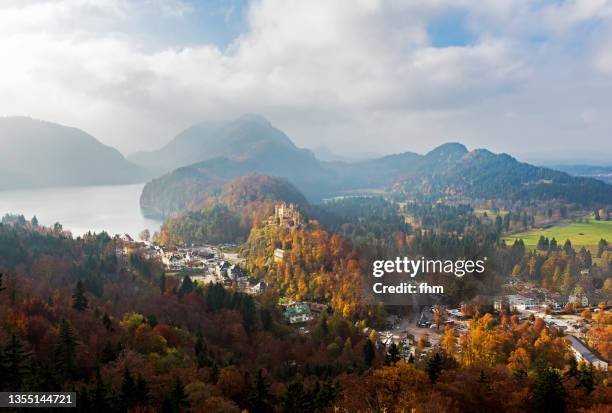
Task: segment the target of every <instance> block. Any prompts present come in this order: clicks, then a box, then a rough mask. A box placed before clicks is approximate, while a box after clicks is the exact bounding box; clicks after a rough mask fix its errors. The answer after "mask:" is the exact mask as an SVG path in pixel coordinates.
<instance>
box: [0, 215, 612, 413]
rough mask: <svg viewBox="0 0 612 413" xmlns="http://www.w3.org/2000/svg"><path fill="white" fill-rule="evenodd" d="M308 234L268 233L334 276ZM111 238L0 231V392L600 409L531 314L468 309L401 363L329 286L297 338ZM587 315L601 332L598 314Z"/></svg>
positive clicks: (606, 394)
mask: <svg viewBox="0 0 612 413" xmlns="http://www.w3.org/2000/svg"><path fill="white" fill-rule="evenodd" d="M310 231H312V232H313V235H312V236H311V237H310V238H311V239H306V238H305V237H304V234H285V235H284V236H283V237H281V238H283V239H284V241H285V242H292V243H297V244H300V243H304V244H303V245H304V246H305V249H307V250H309V251H311V252H312V255H304V254H302V255H298V254H297V253H296V258H297V259H299V260H303V261H304V262H305V263H306V262H309V260H313V261H314V262H312V263H311V264H309V265H312V266H314V267H308V266H306V267H305V268H304V269H305V270H307V271H312V268H316V267H321V266H322V267H323V269H325V268H326V265H331V267H330V268H329V269H330V270H333V271H330V273H324V272H322V273H320V274H319V277H321V278H330V276H331V273H332V272H336V271H338V270H340V271H342V270H343V269H342V268H340V269H339V268H334V265H341V264H340V262H339V261H340V260H341V259H340V257H341V256H344V257H350V256H351V252H350V250H348V251H347V250H346V248H349V246H348V244H347V242H346V241H342V239H341V238H340V237H338V236H329V235H326V233H324V232H323V230H321V229H320V228H316V227H315V228H312V229H310ZM289 235H291V237H289ZM315 235H316V237H319V238H316V237H315ZM314 239H319V241H320V242H318V243H316V244H315V243H314V241H313V240H314ZM119 243H120V241H119V240H116V239H111V238H109V237H108V236H107V235H106V234H99V235H93V234H92V235H88V236H85V237H83V238H77V239H72V238H71V237H70V236H67V235H66V234H65V233H64V232H63V231H62V230H61V227H60V226H56V227H55V228H53V229H47V228H41V227H39V226H37V225H35V224H33V223H31V222H28V221H25V220H23V219H15V220H5V223H3V224H2V225H1V226H0V267H1V268H2V272H3V274H4V276H3V277H2V287H1V288H2V291H1V292H0V297H1V301H0V302H1V305H0V315H1V317H0V322H1V329H0V340H1V341H2V343H4V344H3V347H2V364H1V365H2V368H3V372H2V373H3V374H1V375H0V377H2V378H3V379H2V380H3V382H2V388H3V389H11V390H58V389H60V388H61V389H64V390H75V391H77V392H78V405H79V410H80V411H168V412H172V411H174V412H176V411H202V412H234V411H235V412H239V411H241V409H247V410H248V411H249V412H270V411H279V412H280V411H297V412H309V411H332V410H333V409H339V410H340V411H351V412H352V411H381V410H382V409H387V411H402V410H403V411H406V410H410V409H414V410H412V411H415V412H430V411H448V412H454V411H456V412H473V411H499V409H500V408H502V410H503V411H507V412H524V411H534V412H562V411H568V412H570V411H584V412H587V411H590V412H603V411H605V406H606V405H609V404H610V403H611V402H612V400H611V399H610V398H611V394H610V391H609V390H610V389H609V388H608V387H606V385H605V380H604V379H605V378H606V377H605V375H603V374H602V373H601V372H597V371H595V370H592V369H590V368H588V367H586V366H583V365H576V363H575V362H574V361H572V360H573V358H572V357H571V355H570V353H569V350H568V347H567V345H566V343H565V341H564V339H563V338H562V335H561V333H560V332H558V331H556V330H554V329H552V330H551V329H548V328H546V327H545V326H544V324H543V322H542V320H538V319H535V320H533V321H530V320H526V321H523V322H519V321H518V319H517V318H516V317H515V316H511V315H509V314H505V313H502V314H498V315H491V314H487V313H485V312H482V311H478V310H476V311H475V312H474V314H473V317H474V320H473V321H472V322H471V323H470V329H469V331H468V333H467V334H466V335H464V336H461V337H455V336H454V335H453V333H452V331H451V330H448V331H447V333H446V334H445V335H444V337H443V340H442V343H441V347H440V348H439V349H438V350H436V351H435V352H433V353H429V354H427V355H426V356H425V357H424V358H421V357H419V358H417V359H416V360H414V361H412V359H411V360H410V362H405V361H401V360H400V359H401V358H402V356H401V354H400V350H399V349H398V348H397V347H394V346H392V347H391V348H390V349H389V350H388V351H387V352H381V351H382V350H380V349H376V346H375V345H374V342H373V340H375V338H376V337H375V336H363V335H362V334H361V328H362V327H363V326H364V325H365V320H361V321H359V319H358V318H359V315H358V314H356V315H353V314H351V311H350V309H349V310H346V311H345V310H344V309H343V308H342V307H339V302H338V301H336V302H334V301H333V300H334V298H333V297H331V300H332V302H333V303H334V304H333V308H334V309H338V310H341V311H338V310H336V311H334V312H333V313H332V314H329V315H327V314H324V315H323V316H322V317H320V318H319V319H318V320H317V321H315V322H314V324H313V325H312V327H311V329H312V332H311V334H309V335H299V334H297V332H296V331H295V330H294V329H292V328H290V327H288V326H285V325H284V324H283V323H281V322H280V319H279V316H278V313H277V310H276V307H275V303H276V300H277V299H278V296H277V295H276V291H275V290H274V289H271V290H270V291H269V293H267V294H266V295H264V296H261V297H258V298H257V299H253V298H251V297H249V296H246V295H243V294H240V293H235V292H232V291H231V290H226V289H224V288H223V287H222V286H220V285H212V286H207V287H204V288H202V287H200V286H198V285H197V284H194V283H193V282H191V280H190V279H189V278H188V277H186V278H185V279H183V280H177V279H175V278H172V277H168V278H166V277H165V276H164V275H163V272H162V271H161V268H160V267H159V264H158V263H156V262H154V261H147V260H144V259H143V258H142V257H134V256H132V257H123V258H122V257H121V256H117V254H116V249H117V247H118V246H119ZM317 245H318V246H319V249H318V250H317V249H316V248H315V247H316V246H317ZM311 248H315V249H314V250H313V249H311ZM317 264H320V265H317ZM344 265H345V266H346V269H349V268H350V267H351V266H352V265H356V264H350V262H347V263H345V264H344ZM283 270H284V269H283V268H282V266H279V272H278V274H279V275H282V271H283ZM302 281H305V280H302ZM312 281H313V282H314V287H315V288H314V289H313V290H312V293H313V294H316V291H317V289H316V286H317V284H316V283H317V281H315V280H312ZM279 282H280V281H279ZM329 282H331V283H339V284H340V285H341V284H342V283H341V281H339V280H330V281H329ZM295 287H297V291H296V294H297V293H298V292H299V288H300V287H299V285H298V286H293V285H289V286H286V288H287V289H290V288H295ZM328 287H329V286H326V288H328ZM307 293H309V294H310V293H311V292H307ZM320 293H321V294H322V295H323V296H324V295H325V292H322V291H321V292H320ZM340 296H342V295H341V294H340ZM305 298H307V297H305ZM347 316H349V317H347ZM355 320H357V322H355ZM594 322H596V323H597V325H598V328H600V329H601V330H604V331H608V334H609V333H610V331H609V330H610V328H611V326H612V316H610V314H609V313H603V312H602V313H600V314H598V315H596V316H594ZM608 341H609V340H608ZM418 351H419V352H422V351H423V348H422V347H418Z"/></svg>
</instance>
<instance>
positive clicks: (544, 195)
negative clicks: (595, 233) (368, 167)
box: [396, 144, 612, 205]
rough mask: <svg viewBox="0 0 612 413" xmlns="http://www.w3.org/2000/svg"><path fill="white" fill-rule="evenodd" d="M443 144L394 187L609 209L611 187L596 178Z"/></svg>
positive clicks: (482, 151) (410, 190) (432, 192)
mask: <svg viewBox="0 0 612 413" xmlns="http://www.w3.org/2000/svg"><path fill="white" fill-rule="evenodd" d="M447 145H448V144H447ZM454 145H457V144H454ZM445 146H446V145H442V146H441V147H439V148H436V149H434V150H433V151H432V152H430V153H428V154H427V155H425V156H424V157H423V158H421V159H420V160H419V161H418V162H416V163H415V166H416V169H415V170H414V172H413V173H412V174H411V175H410V176H408V177H407V178H406V179H404V180H402V181H401V182H399V183H397V184H396V188H398V189H399V190H401V191H403V192H406V193H410V194H423V193H425V194H431V195H436V196H442V195H457V196H462V197H467V198H479V199H495V198H498V199H508V200H538V199H559V200H562V201H566V202H573V203H577V204H580V205H601V204H603V205H612V186H610V185H607V184H605V183H603V182H601V181H598V180H596V179H592V178H585V177H574V176H571V175H569V174H567V173H565V172H561V171H556V170H553V169H549V168H543V167H538V166H533V165H530V164H527V163H523V162H519V161H517V160H516V159H515V158H513V157H512V156H510V155H508V154H504V153H502V154H494V153H492V152H490V151H488V150H486V149H475V150H472V151H471V152H468V151H467V149H465V147H462V145H461V147H459V146H454V147H452V148H449V147H446V148H445ZM441 149H442V150H441ZM448 149H450V150H448Z"/></svg>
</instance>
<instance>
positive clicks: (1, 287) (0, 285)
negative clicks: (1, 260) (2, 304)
mask: <svg viewBox="0 0 612 413" xmlns="http://www.w3.org/2000/svg"><path fill="white" fill-rule="evenodd" d="M3 277H4V274H2V273H1V272H0V292H2V290H4V287H3V286H2V278H3Z"/></svg>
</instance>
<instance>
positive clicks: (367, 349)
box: [363, 339, 376, 367]
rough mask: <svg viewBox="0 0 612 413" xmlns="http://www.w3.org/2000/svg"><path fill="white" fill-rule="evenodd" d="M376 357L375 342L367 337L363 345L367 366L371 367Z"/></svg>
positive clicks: (364, 359)
mask: <svg viewBox="0 0 612 413" xmlns="http://www.w3.org/2000/svg"><path fill="white" fill-rule="evenodd" d="M375 357H376V351H375V349H374V344H373V343H372V340H370V339H367V340H366V342H365V344H364V346H363V361H364V362H365V364H366V366H368V367H370V366H371V365H372V362H373V361H374V358H375Z"/></svg>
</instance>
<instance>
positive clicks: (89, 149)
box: [0, 117, 147, 189]
mask: <svg viewBox="0 0 612 413" xmlns="http://www.w3.org/2000/svg"><path fill="white" fill-rule="evenodd" d="M0 142H1V143H2V151H0V189H19V188H31V187H49V186H74V185H103V184H127V183H136V182H143V181H145V180H146V179H147V175H146V174H145V172H144V170H143V169H142V168H140V167H138V166H136V165H134V164H132V163H131V162H129V161H128V160H126V159H125V158H124V157H123V155H121V153H119V151H117V150H116V149H114V148H111V147H109V146H106V145H104V144H102V143H100V142H99V141H97V140H96V139H95V138H94V137H93V136H91V135H89V134H87V133H85V132H83V131H82V130H80V129H77V128H72V127H68V126H63V125H58V124H55V123H51V122H45V121H41V120H35V119H31V118H27V117H4V118H0Z"/></svg>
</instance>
